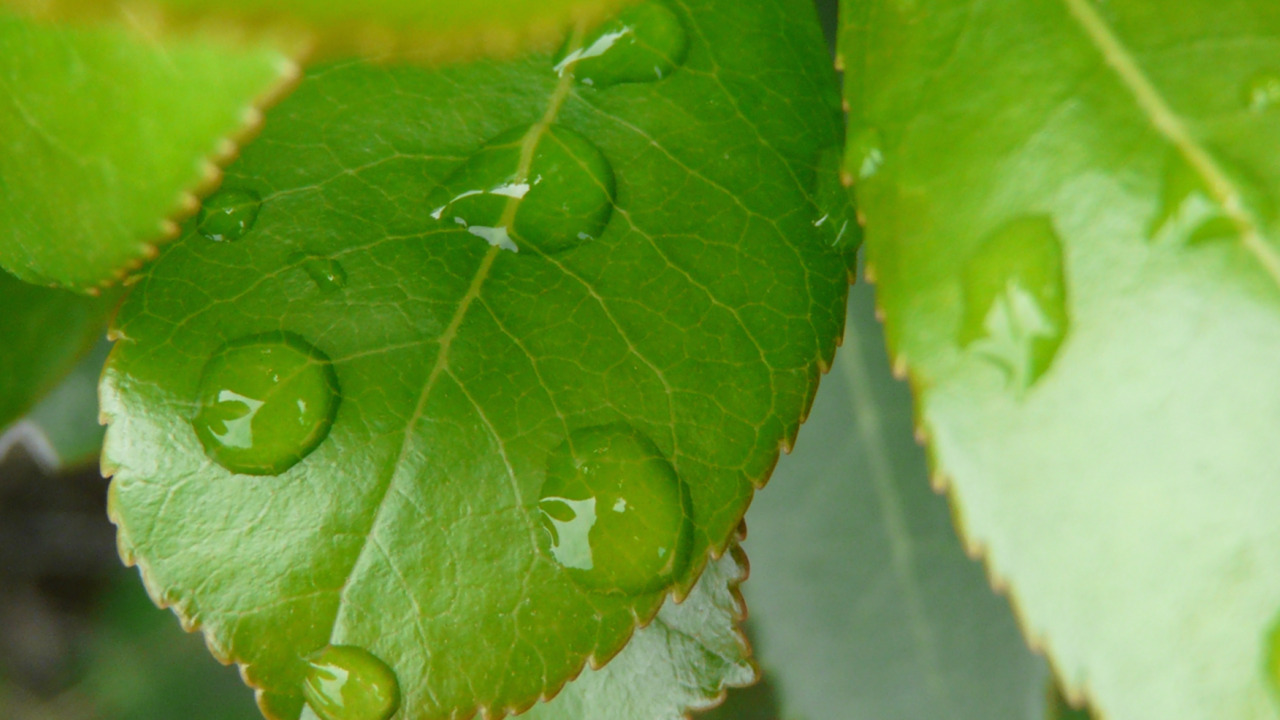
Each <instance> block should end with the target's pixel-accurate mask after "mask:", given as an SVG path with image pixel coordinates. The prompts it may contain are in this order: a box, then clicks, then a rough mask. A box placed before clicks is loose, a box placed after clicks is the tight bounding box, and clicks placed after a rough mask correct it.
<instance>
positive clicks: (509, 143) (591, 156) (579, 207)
mask: <svg viewBox="0 0 1280 720" xmlns="http://www.w3.org/2000/svg"><path fill="white" fill-rule="evenodd" d="M613 197H614V179H613V168H612V166H611V165H610V164H609V161H608V160H607V159H605V157H604V155H602V154H601V153H600V150H599V149H598V148H597V147H596V146H595V145H594V144H592V143H591V141H590V140H587V139H586V138H584V137H582V136H581V135H579V134H578V133H576V132H574V131H572V130H569V129H568V128H565V127H561V126H559V125H549V126H548V125H535V126H533V127H532V128H529V129H523V128H522V129H518V130H512V131H509V132H506V133H503V134H502V135H499V136H498V137H496V138H494V139H493V140H491V141H489V142H488V143H486V144H485V146H484V147H483V148H481V149H480V150H479V151H478V152H477V153H476V154H475V155H472V156H471V158H469V159H468V160H467V162H466V163H464V164H463V165H462V166H461V167H459V168H458V169H457V170H455V171H454V172H453V174H451V175H450V176H449V177H448V179H446V180H445V181H444V183H443V184H442V185H441V186H440V187H439V188H437V189H436V190H435V192H434V193H433V194H432V196H431V198H430V200H431V206H432V207H434V208H435V209H434V210H432V211H431V216H432V217H434V218H436V219H437V220H442V221H444V222H447V223H449V224H456V225H459V226H461V227H464V228H466V230H467V232H469V233H471V234H472V235H475V236H477V237H481V238H484V240H485V241H487V242H488V243H489V244H490V245H495V246H498V247H502V248H505V249H508V250H512V251H518V250H519V249H520V248H523V247H525V246H526V245H527V246H529V247H532V248H533V249H536V250H538V251H539V252H542V253H546V254H551V253H556V252H561V251H564V250H568V249H569V248H572V247H575V246H577V245H578V244H580V243H582V242H583V241H585V240H590V239H592V238H596V237H599V236H600V233H602V232H604V229H605V226H606V225H608V223H609V218H610V217H611V216H612V215H613Z"/></svg>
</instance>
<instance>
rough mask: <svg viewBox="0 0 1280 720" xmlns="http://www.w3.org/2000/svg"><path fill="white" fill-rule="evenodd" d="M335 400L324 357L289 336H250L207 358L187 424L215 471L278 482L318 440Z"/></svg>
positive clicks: (330, 372)
mask: <svg viewBox="0 0 1280 720" xmlns="http://www.w3.org/2000/svg"><path fill="white" fill-rule="evenodd" d="M339 399H340V395H339V391H338V378H337V376H336V375H335V374H334V371H333V366H332V365H331V364H330V363H329V359H328V358H327V357H325V355H324V353H322V352H320V351H319V350H317V349H316V348H314V347H312V346H311V345H309V344H308V343H307V342H305V341H304V340H302V339H301V338H299V337H298V336H296V335H293V334H292V333H268V334H264V335H254V336H250V337H246V338H241V339H239V340H235V341H233V342H231V343H228V344H227V345H225V346H223V347H222V349H220V350H218V351H217V352H216V353H214V355H213V357H211V358H210V359H209V362H208V363H207V364H206V365H205V367H204V374H203V375H202V376H201V378H200V390H199V396H198V398H197V403H198V410H197V413H196V416H195V418H194V419H193V420H192V425H193V426H194V427H195V431H196V436H197V437H199V438H200V442H201V443H202V444H203V445H204V449H205V452H206V453H208V455H209V457H211V458H213V460H214V461H215V462H217V463H218V464H219V465H221V466H223V467H225V468H226V469H228V470H230V471H232V472H235V473H243V474H245V475H278V474H280V473H282V472H284V471H285V470H288V469H289V468H291V467H293V466H294V465H295V464H297V463H298V461H300V460H302V458H304V457H306V456H307V455H308V454H309V453H310V452H311V451H312V450H315V448H316V446H317V445H319V444H320V442H321V441H322V440H324V439H325V437H326V436H327V435H328V434H329V428H330V427H331V426H332V425H333V418H334V415H335V414H336V413H337V410H338V402H339Z"/></svg>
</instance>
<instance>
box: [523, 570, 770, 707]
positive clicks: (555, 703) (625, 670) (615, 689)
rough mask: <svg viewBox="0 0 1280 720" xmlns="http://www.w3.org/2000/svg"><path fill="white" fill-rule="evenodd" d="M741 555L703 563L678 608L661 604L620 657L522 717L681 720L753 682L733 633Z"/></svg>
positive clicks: (739, 609)
mask: <svg viewBox="0 0 1280 720" xmlns="http://www.w3.org/2000/svg"><path fill="white" fill-rule="evenodd" d="M746 570H747V564H746V557H745V556H743V555H741V551H740V550H737V549H736V548H735V549H734V550H733V551H731V552H728V553H725V554H724V556H723V557H722V558H720V560H718V561H715V562H712V563H709V564H708V565H707V571H706V572H705V573H703V575H702V578H701V579H699V580H698V584H697V585H695V586H694V588H693V591H692V592H691V593H690V594H689V597H688V598H686V599H685V600H684V602H682V603H678V604H677V603H672V602H667V603H666V604H665V605H663V606H662V609H661V610H660V611H658V615H657V617H655V618H654V620H653V622H652V623H650V624H649V625H647V626H645V627H643V628H641V629H639V630H637V631H636V634H635V636H634V637H632V638H631V641H630V642H628V643H627V646H626V647H625V648H623V649H622V652H621V653H618V656H617V657H615V658H614V659H613V660H610V661H609V664H608V665H605V666H604V667H603V668H600V669H599V670H587V671H585V672H583V673H582V675H580V676H578V678H577V679H576V680H574V681H573V682H571V683H569V684H568V685H566V686H565V687H564V690H562V691H561V692H560V694H559V695H557V696H556V697H555V699H554V700H552V701H551V702H548V703H546V704H538V705H535V706H533V708H532V709H531V710H529V712H527V713H525V714H524V715H521V716H520V717H522V718H528V720H684V719H685V718H687V717H688V716H689V711H690V710H693V709H698V708H705V707H708V706H710V705H713V704H715V703H716V702H717V701H718V700H719V699H720V697H721V696H722V695H723V694H724V693H725V689H726V688H729V687H739V686H743V685H747V684H749V683H751V682H753V681H754V680H755V678H756V670H755V667H754V666H753V665H752V664H751V662H750V660H749V659H748V658H749V656H750V654H751V653H750V651H749V649H748V648H747V644H746V642H745V640H744V639H743V637H742V631H741V630H740V629H739V628H738V620H739V619H741V618H742V616H743V615H744V614H745V612H746V609H745V607H743V605H742V598H741V597H740V596H739V595H738V584H739V583H740V582H741V581H742V580H744V579H745V577H746Z"/></svg>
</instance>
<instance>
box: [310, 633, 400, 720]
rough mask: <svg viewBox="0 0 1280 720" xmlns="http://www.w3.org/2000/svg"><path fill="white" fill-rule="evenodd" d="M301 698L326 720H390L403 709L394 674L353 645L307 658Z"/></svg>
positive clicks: (328, 648) (328, 649) (330, 648)
mask: <svg viewBox="0 0 1280 720" xmlns="http://www.w3.org/2000/svg"><path fill="white" fill-rule="evenodd" d="M302 694H303V697H305V698H306V699H307V704H308V705H310V706H311V709H312V710H314V711H315V713H316V715H319V716H320V717H321V718H323V720H387V718H389V717H391V716H392V715H394V714H395V712H396V710H397V709H398V708H399V707H400V683H399V682H398V681H397V680H396V674H395V672H394V671H392V670H391V668H390V667H388V666H387V664H386V663H384V662H382V661H381V660H379V659H378V658H376V657H374V656H373V654H372V653H370V652H369V651H367V650H365V649H363V648H358V647H353V646H350V645H330V646H328V647H326V648H325V649H324V650H321V651H320V652H318V653H316V654H315V655H313V656H312V657H310V658H308V660H307V676H306V679H305V680H303V683H302Z"/></svg>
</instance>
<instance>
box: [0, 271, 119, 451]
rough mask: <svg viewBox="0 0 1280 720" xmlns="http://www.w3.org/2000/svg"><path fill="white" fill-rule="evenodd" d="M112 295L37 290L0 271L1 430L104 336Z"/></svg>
mask: <svg viewBox="0 0 1280 720" xmlns="http://www.w3.org/2000/svg"><path fill="white" fill-rule="evenodd" d="M114 305H115V302H114V298H112V297H98V298H91V297H82V296H79V295H74V294H72V293H69V292H66V291H63V290H53V289H49V288H42V287H36V286H35V285H29V284H27V283H24V282H22V281H21V280H18V279H17V278H14V277H13V276H12V275H8V274H6V273H4V272H2V271H0V307H2V308H4V320H3V321H0V330H2V331H3V341H2V342H0V430H4V429H5V428H6V427H7V426H8V425H9V424H10V423H12V422H13V421H15V420H17V419H18V418H20V417H22V415H23V414H24V413H26V412H27V410H28V409H30V408H31V406H32V405H34V404H35V402H36V401H37V400H39V399H40V398H41V397H42V396H44V394H45V393H47V392H49V391H50V390H52V389H53V387H54V386H55V385H57V384H58V382H59V381H60V380H62V378H63V377H64V376H65V375H66V374H67V373H68V372H70V371H71V369H72V368H73V367H75V365H76V362H77V361H78V360H80V358H81V357H82V356H83V355H84V354H85V353H87V352H89V349H90V348H92V347H93V344H94V341H95V340H98V339H101V338H102V336H103V335H104V334H105V333H106V326H107V315H108V313H110V311H111V310H112V308H113V307H114Z"/></svg>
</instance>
